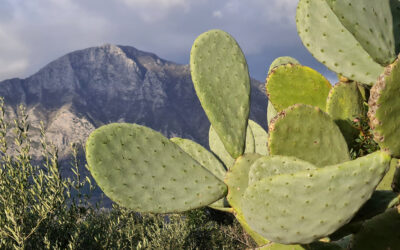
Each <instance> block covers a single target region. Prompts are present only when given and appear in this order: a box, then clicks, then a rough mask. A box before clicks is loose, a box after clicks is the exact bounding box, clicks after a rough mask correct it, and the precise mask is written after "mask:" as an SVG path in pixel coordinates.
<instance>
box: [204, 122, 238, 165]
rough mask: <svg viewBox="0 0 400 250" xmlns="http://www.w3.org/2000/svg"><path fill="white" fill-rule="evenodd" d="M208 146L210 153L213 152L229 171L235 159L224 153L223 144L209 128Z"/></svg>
mask: <svg viewBox="0 0 400 250" xmlns="http://www.w3.org/2000/svg"><path fill="white" fill-rule="evenodd" d="M208 144H209V146H210V149H211V151H213V152H214V154H216V155H217V156H218V158H219V159H220V160H221V161H222V162H223V163H224V164H225V166H226V168H227V169H229V168H230V167H231V166H232V165H233V163H234V162H235V159H233V158H232V156H231V155H230V154H229V153H228V152H227V151H226V149H225V146H224V144H223V143H222V141H221V139H219V137H218V134H217V132H216V131H215V129H214V128H213V126H210V130H209V132H208Z"/></svg>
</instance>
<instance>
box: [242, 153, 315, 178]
mask: <svg viewBox="0 0 400 250" xmlns="http://www.w3.org/2000/svg"><path fill="white" fill-rule="evenodd" d="M314 169H316V167H315V166H314V165H313V164H311V163H309V162H306V161H303V160H300V159H298V158H296V157H293V156H283V155H271V156H264V157H261V158H259V159H257V160H256V161H255V162H254V163H253V164H252V165H251V168H250V172H249V185H251V184H253V183H254V182H257V181H260V180H262V179H264V178H265V177H269V176H273V175H277V174H292V173H296V172H299V171H307V170H314Z"/></svg>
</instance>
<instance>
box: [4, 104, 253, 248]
mask: <svg viewBox="0 0 400 250" xmlns="http://www.w3.org/2000/svg"><path fill="white" fill-rule="evenodd" d="M27 118H28V117H27V115H26V112H25V108H24V107H23V106H20V107H19V115H18V117H17V119H15V120H14V121H13V122H12V123H10V122H9V121H7V119H6V116H5V110H4V101H3V99H2V98H0V249H43V248H45V249H244V248H248V247H255V244H254V242H253V241H252V240H251V238H250V237H249V236H248V235H246V233H245V232H244V231H243V230H242V228H241V226H240V225H239V224H238V222H236V221H235V220H234V219H233V217H232V215H227V214H224V213H221V212H218V211H214V210H211V209H208V208H203V209H197V210H193V211H189V212H186V213H182V214H168V215H153V214H139V213H135V212H134V211H130V210H128V209H125V208H121V207H119V206H117V205H115V204H113V206H112V208H111V209H105V208H102V207H101V204H100V203H96V204H91V203H89V199H90V197H91V196H90V195H91V192H92V191H93V190H94V189H95V188H96V186H95V184H94V183H92V182H91V179H90V178H89V177H83V176H81V174H80V172H79V167H80V162H79V160H78V157H77V155H78V151H79V150H81V146H80V145H76V144H73V145H71V147H72V152H73V154H72V156H73V159H72V162H71V169H72V172H73V177H72V178H63V177H62V176H61V173H60V167H59V159H58V154H57V149H56V147H55V146H54V145H53V144H51V143H48V142H47V141H46V139H45V130H44V126H43V123H42V124H41V137H40V144H39V145H40V147H41V153H42V160H41V161H40V162H37V161H36V160H35V159H33V157H32V154H31V152H32V145H36V144H35V142H32V141H31V139H30V135H29V124H28V123H27ZM83 190H89V192H84V191H83Z"/></svg>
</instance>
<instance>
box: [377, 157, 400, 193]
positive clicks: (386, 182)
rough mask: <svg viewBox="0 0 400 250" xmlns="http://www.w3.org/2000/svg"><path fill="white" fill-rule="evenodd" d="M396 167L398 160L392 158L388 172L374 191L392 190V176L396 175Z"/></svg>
mask: <svg viewBox="0 0 400 250" xmlns="http://www.w3.org/2000/svg"><path fill="white" fill-rule="evenodd" d="M397 166H399V160H398V159H396V158H393V159H392V161H391V162H390V168H389V171H388V172H387V173H386V174H385V176H384V177H383V179H382V181H381V182H380V183H379V185H378V187H377V188H376V190H390V191H391V190H392V186H393V181H394V174H395V173H396V169H397Z"/></svg>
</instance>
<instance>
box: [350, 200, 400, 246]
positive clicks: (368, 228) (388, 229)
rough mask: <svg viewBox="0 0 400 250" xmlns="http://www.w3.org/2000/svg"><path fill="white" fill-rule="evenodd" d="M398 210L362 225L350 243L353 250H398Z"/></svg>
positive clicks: (399, 237) (399, 231)
mask: <svg viewBox="0 0 400 250" xmlns="http://www.w3.org/2000/svg"><path fill="white" fill-rule="evenodd" d="M399 210H400V208H392V209H390V210H389V211H387V212H385V213H383V214H380V215H377V216H375V217H374V218H372V219H371V220H368V221H366V222H365V223H364V224H363V227H362V229H361V230H360V231H359V232H358V233H357V234H355V236H354V240H353V243H352V248H351V249H354V250H365V249H368V250H382V249H393V250H394V249H399V246H400V230H399V228H400V211H399Z"/></svg>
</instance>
